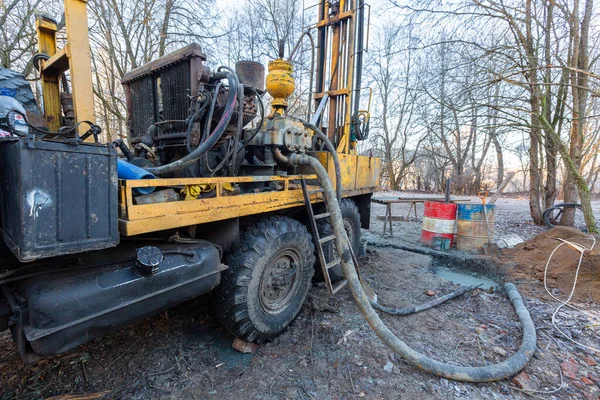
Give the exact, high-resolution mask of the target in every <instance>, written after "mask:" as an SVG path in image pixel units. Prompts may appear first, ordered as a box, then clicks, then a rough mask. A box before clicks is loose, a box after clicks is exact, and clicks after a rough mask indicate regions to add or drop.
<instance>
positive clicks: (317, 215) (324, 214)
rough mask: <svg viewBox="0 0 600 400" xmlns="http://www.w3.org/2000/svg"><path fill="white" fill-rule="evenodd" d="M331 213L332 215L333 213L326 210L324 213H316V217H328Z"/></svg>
mask: <svg viewBox="0 0 600 400" xmlns="http://www.w3.org/2000/svg"><path fill="white" fill-rule="evenodd" d="M330 215H331V213H328V212H326V213H323V214H316V215H315V219H321V218H327V217H329V216H330Z"/></svg>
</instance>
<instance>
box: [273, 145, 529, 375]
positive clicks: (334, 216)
mask: <svg viewBox="0 0 600 400" xmlns="http://www.w3.org/2000/svg"><path fill="white" fill-rule="evenodd" d="M273 155H274V157H275V159H276V160H277V161H278V162H281V163H286V164H289V165H307V166H310V167H311V168H312V169H313V170H314V171H315V173H316V174H317V176H318V179H319V181H320V183H321V187H322V188H323V194H324V196H325V201H326V203H327V208H328V211H329V213H330V220H331V224H332V226H333V231H334V234H335V236H336V240H335V245H336V249H337V252H338V254H340V255H341V263H342V268H343V271H344V276H345V277H346V280H347V281H348V286H349V287H350V290H351V291H352V295H353V296H354V300H355V301H356V304H357V305H358V308H359V309H360V311H361V313H362V314H363V316H364V318H365V320H366V321H367V323H368V324H369V325H370V326H371V329H373V331H374V332H375V333H376V334H377V336H379V338H380V339H381V340H383V342H384V343H386V344H387V345H388V346H389V347H390V348H391V349H392V350H394V351H395V352H396V353H397V354H398V355H400V356H401V357H402V358H404V359H405V360H407V361H408V362H410V363H412V364H414V365H415V366H417V367H419V368H421V369H423V370H425V371H428V372H430V373H432V374H434V375H438V376H441V377H444V378H448V379H453V380H458V381H464V382H491V381H496V380H499V379H504V378H507V377H509V376H512V375H514V374H516V373H517V372H519V371H520V370H522V369H523V368H525V366H526V365H527V364H528V363H529V361H530V360H531V358H532V357H533V355H534V353H535V349H536V342H537V335H536V331H535V326H534V324H533V321H532V319H531V315H530V314H529V311H528V310H527V308H526V307H525V304H524V303H523V298H522V297H521V295H520V294H519V291H518V290H517V288H516V286H515V285H513V284H512V283H507V284H505V285H504V289H505V290H506V294H507V295H508V298H509V299H510V301H511V303H512V305H513V307H514V308H515V312H516V314H517V316H518V318H519V321H520V323H521V327H522V330H523V339H522V343H521V346H520V348H519V350H518V351H517V352H516V353H515V354H513V355H512V356H510V357H509V358H507V359H506V360H504V361H502V362H500V363H498V364H494V365H489V366H485V367H462V366H457V365H452V364H447V363H443V362H440V361H437V360H434V359H432V358H430V357H428V356H426V355H424V354H421V353H419V352H418V351H416V350H414V349H413V348H411V347H410V346H408V345H407V344H406V343H405V342H403V341H402V340H400V339H399V338H398V337H397V336H396V335H394V333H393V332H392V331H390V329H389V328H388V327H387V326H386V325H385V324H384V323H383V321H382V320H381V318H379V315H377V313H376V312H375V310H374V309H373V307H372V306H371V303H370V301H369V298H368V297H367V295H366V294H365V292H364V290H363V288H362V285H361V282H360V279H359V278H358V274H357V273H356V266H355V265H354V263H353V262H352V260H351V254H350V251H349V249H348V248H347V236H346V231H345V229H344V222H343V219H342V214H341V211H340V206H339V204H338V202H337V201H336V198H335V191H334V190H333V186H332V185H331V181H330V180H329V176H328V174H327V171H326V170H325V168H324V167H323V165H322V164H321V163H320V162H319V160H317V159H316V158H314V157H310V156H308V155H305V154H291V155H290V156H289V157H286V156H284V155H283V154H281V151H280V150H279V149H275V150H274V151H273Z"/></svg>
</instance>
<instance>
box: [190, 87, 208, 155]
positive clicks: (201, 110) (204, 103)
mask: <svg viewBox="0 0 600 400" xmlns="http://www.w3.org/2000/svg"><path fill="white" fill-rule="evenodd" d="M209 104H210V97H208V96H206V98H205V99H204V101H202V104H200V103H198V102H196V111H195V112H194V115H192V116H191V117H190V119H189V120H188V125H187V131H186V134H185V136H186V147H187V151H188V153H191V152H192V143H191V141H192V128H193V126H194V122H196V121H199V120H201V119H202V114H203V113H204V111H205V110H206V107H208V105H209Z"/></svg>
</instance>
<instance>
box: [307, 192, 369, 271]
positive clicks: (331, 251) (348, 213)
mask: <svg viewBox="0 0 600 400" xmlns="http://www.w3.org/2000/svg"><path fill="white" fill-rule="evenodd" d="M340 211H341V212H342V218H343V220H344V228H345V229H346V233H347V234H348V237H349V238H350V242H351V243H352V250H354V254H356V255H358V251H359V249H360V235H361V231H360V214H359V212H358V207H357V206H356V203H354V201H352V200H350V199H342V201H341V202H340ZM317 229H319V236H321V237H325V236H330V235H333V227H332V226H331V222H329V219H328V218H323V219H319V220H317ZM323 252H324V253H325V259H326V261H327V262H329V261H331V260H333V259H334V257H335V255H336V254H337V251H335V245H334V242H327V243H324V244H323ZM315 256H316V257H317V265H316V268H317V277H318V278H320V279H321V280H322V279H324V278H323V273H322V269H321V263H320V262H319V256H318V255H316V253H315ZM329 276H330V277H331V280H332V282H338V281H340V280H342V279H344V272H343V271H342V266H341V265H336V266H335V267H333V268H331V269H330V270H329Z"/></svg>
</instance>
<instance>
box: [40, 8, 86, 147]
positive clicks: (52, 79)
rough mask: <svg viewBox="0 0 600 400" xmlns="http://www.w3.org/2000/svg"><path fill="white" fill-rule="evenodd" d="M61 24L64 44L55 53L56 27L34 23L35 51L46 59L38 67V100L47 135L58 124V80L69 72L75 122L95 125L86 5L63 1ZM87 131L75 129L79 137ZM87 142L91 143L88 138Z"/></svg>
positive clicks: (46, 23)
mask: <svg viewBox="0 0 600 400" xmlns="http://www.w3.org/2000/svg"><path fill="white" fill-rule="evenodd" d="M65 22H66V34H67V44H66V45H65V47H64V48H62V49H60V50H58V51H57V48H56V28H57V27H56V24H55V23H54V22H51V21H48V20H45V19H43V18H42V17H39V18H38V19H37V20H36V28H37V36H38V42H39V45H38V49H39V52H40V53H45V54H47V55H48V56H50V59H49V60H47V61H45V62H43V64H42V72H41V76H42V96H43V98H44V114H45V117H46V121H48V128H49V129H50V130H51V131H58V129H59V128H60V126H61V125H60V124H61V116H62V112H61V105H60V87H59V81H60V76H61V75H62V74H63V73H64V72H65V71H67V70H69V71H70V77H71V92H72V93H73V107H74V109H75V121H76V122H79V121H90V122H92V123H96V114H95V105H94V91H93V85H92V62H91V55H90V41H89V36H88V25H87V2H86V1H85V0H65ZM88 129H89V127H88V126H87V125H85V124H83V125H82V126H80V127H79V134H83V133H85V132H86V131H87V130H88ZM87 140H88V141H93V140H94V138H93V137H89V138H88V139H87Z"/></svg>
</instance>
